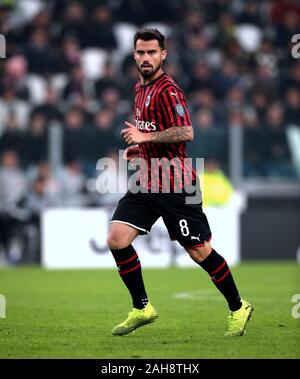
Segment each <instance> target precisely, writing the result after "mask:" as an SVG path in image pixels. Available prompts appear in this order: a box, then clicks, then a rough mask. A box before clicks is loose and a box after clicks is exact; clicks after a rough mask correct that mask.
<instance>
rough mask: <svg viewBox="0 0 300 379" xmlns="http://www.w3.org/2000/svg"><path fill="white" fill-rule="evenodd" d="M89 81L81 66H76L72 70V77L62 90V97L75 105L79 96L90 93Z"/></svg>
mask: <svg viewBox="0 0 300 379" xmlns="http://www.w3.org/2000/svg"><path fill="white" fill-rule="evenodd" d="M89 91H90V88H89V83H88V82H87V80H86V78H85V74H84V71H83V69H82V67H81V66H74V67H73V68H72V71H71V75H70V79H69V81H68V83H67V84H66V86H65V88H64V89H63V91H62V97H63V99H64V100H66V101H67V102H68V103H69V104H70V105H74V103H75V102H76V100H77V98H78V97H81V96H85V95H89Z"/></svg>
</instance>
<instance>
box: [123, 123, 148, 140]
mask: <svg viewBox="0 0 300 379" xmlns="http://www.w3.org/2000/svg"><path fill="white" fill-rule="evenodd" d="M124 123H125V125H126V126H127V128H125V129H122V130H121V136H122V137H123V138H124V140H125V141H126V142H127V143H128V144H129V145H132V144H135V143H143V142H146V133H142V132H140V131H139V130H138V129H137V128H136V127H135V126H134V125H133V124H131V123H130V122H128V121H125V122H124Z"/></svg>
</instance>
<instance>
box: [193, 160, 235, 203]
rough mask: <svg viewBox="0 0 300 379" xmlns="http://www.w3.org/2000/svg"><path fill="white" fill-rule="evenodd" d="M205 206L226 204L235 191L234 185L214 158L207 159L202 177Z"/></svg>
mask: <svg viewBox="0 0 300 379" xmlns="http://www.w3.org/2000/svg"><path fill="white" fill-rule="evenodd" d="M200 183H201V187H202V193H203V206H204V207H213V206H222V205H226V204H227V203H228V202H229V200H230V198H231V195H232V193H233V186H232V185H231V183H230V181H229V179H228V178H227V177H226V175H225V174H224V173H223V171H222V170H221V168H220V166H219V164H218V162H217V161H215V160H214V159H206V160H205V165H204V173H203V175H201V177H200Z"/></svg>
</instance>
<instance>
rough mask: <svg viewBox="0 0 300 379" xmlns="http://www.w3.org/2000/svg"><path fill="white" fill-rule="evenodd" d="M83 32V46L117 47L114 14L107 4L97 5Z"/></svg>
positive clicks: (111, 48)
mask: <svg viewBox="0 0 300 379" xmlns="http://www.w3.org/2000/svg"><path fill="white" fill-rule="evenodd" d="M91 19H92V20H91V22H89V23H88V24H87V25H86V27H85V29H84V32H83V35H84V40H83V42H82V44H83V47H85V48H86V47H98V48H101V49H106V50H113V49H116V48H117V40H116V37H115V35H114V30H113V23H112V14H111V11H110V9H109V8H108V7H107V6H105V5H99V6H97V7H96V8H95V9H94V11H93V15H92V18H91Z"/></svg>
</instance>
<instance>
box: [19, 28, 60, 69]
mask: <svg viewBox="0 0 300 379" xmlns="http://www.w3.org/2000/svg"><path fill="white" fill-rule="evenodd" d="M50 46H51V45H50V44H49V34H48V32H47V31H46V30H45V29H43V28H36V29H34V30H33V31H32V33H31V35H30V39H29V43H28V44H27V46H26V47H25V56H26V58H27V61H28V70H29V72H31V73H34V74H39V75H42V76H45V75H49V74H51V73H53V72H54V71H55V58H54V53H53V50H52V49H51V47H50Z"/></svg>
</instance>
